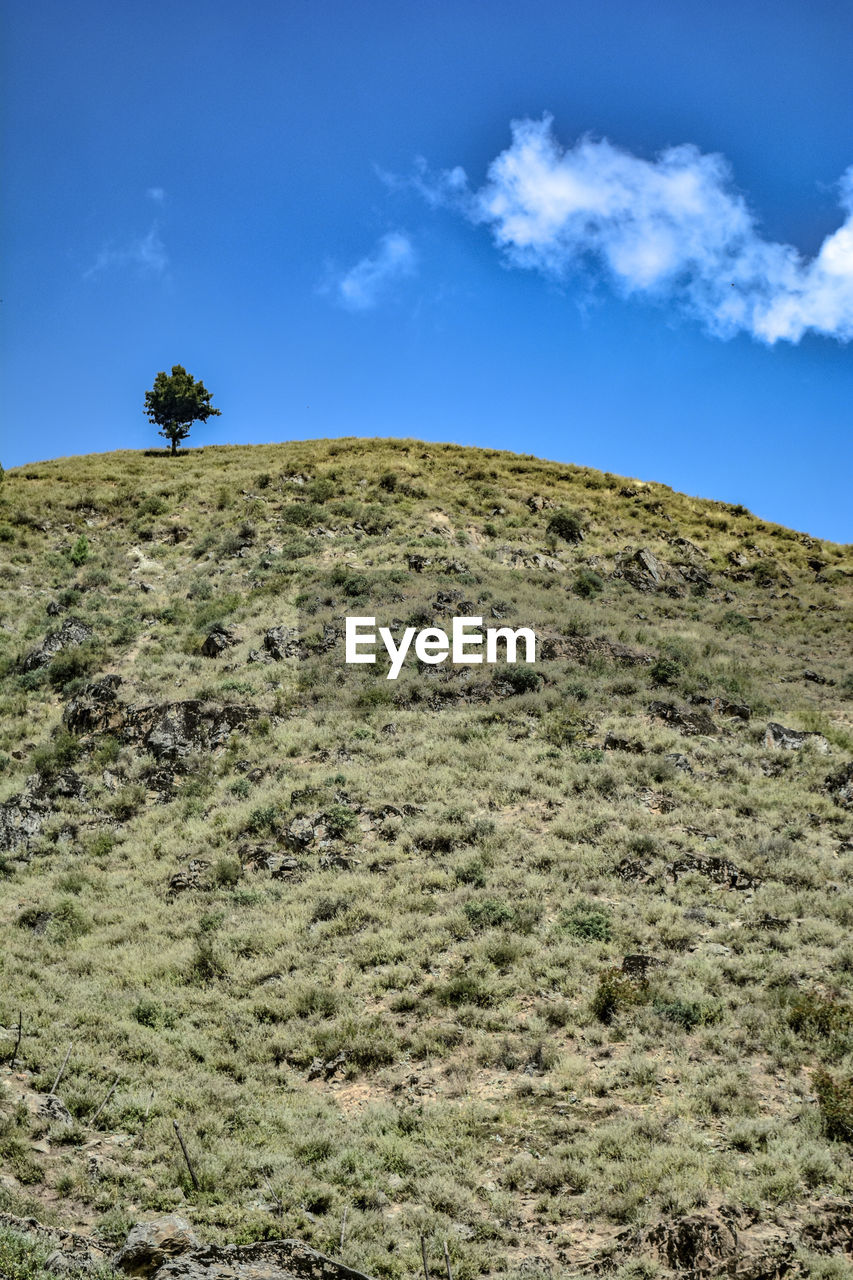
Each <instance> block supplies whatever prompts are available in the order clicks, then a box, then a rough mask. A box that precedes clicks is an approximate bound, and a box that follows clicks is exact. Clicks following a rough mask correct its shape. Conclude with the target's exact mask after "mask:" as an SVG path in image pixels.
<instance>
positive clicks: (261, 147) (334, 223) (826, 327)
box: [0, 0, 853, 541]
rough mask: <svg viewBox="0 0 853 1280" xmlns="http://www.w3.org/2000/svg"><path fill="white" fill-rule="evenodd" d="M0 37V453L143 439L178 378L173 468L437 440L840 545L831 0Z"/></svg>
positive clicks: (848, 535) (121, 19)
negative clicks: (162, 384)
mask: <svg viewBox="0 0 853 1280" xmlns="http://www.w3.org/2000/svg"><path fill="white" fill-rule="evenodd" d="M3 43H4V53H3V66H2V81H3V96H4V99H5V103H4V108H5V109H4V119H5V125H4V169H5V174H6V187H5V211H4V243H5V256H4V270H3V275H4V279H3V287H2V298H3V302H2V308H0V311H1V312H2V317H3V326H4V342H3V350H4V356H3V360H4V373H3V386H4V392H3V399H4V408H3V417H4V422H5V427H4V429H3V442H2V449H0V460H2V462H3V464H4V465H5V466H12V465H17V464H19V463H22V462H26V461H32V460H35V459H37V458H46V457H56V456H62V455H69V454H78V453H88V452H92V451H102V450H108V449H112V448H118V447H130V448H143V447H147V446H150V445H153V444H162V443H163V442H162V441H161V440H160V439H159V437H158V436H157V435H156V430H155V428H154V427H152V426H151V425H150V424H149V423H148V421H147V419H146V418H145V417H144V415H143V412H142V404H143V399H144V393H145V391H146V390H147V389H148V388H149V387H150V386H151V385H152V383H153V380H154V376H155V374H156V373H157V372H158V370H160V369H167V370H168V369H169V368H171V366H172V365H173V364H176V363H180V364H183V365H185V366H186V367H187V368H188V369H189V370H190V372H191V373H193V375H194V376H195V377H197V378H201V379H203V380H204V382H205V385H206V386H207V387H208V389H210V390H211V391H212V392H213V403H214V405H216V406H217V407H218V408H219V409H220V410H221V413H222V416H221V417H219V418H214V419H211V420H210V421H209V422H208V423H207V424H205V425H201V424H197V425H196V426H195V427H194V428H193V431H192V433H191V437H190V443H194V444H205V443H220V442H261V441H269V440H288V439H307V438H314V437H322V436H337V435H365V436H372V435H378V436H415V437H420V438H425V439H432V440H453V441H457V442H459V443H463V444H476V445H486V446H492V447H497V448H507V449H513V450H517V451H521V452H529V453H535V454H537V455H539V456H542V457H548V458H554V459H559V460H564V461H571V462H577V463H581V464H586V465H590V466H595V467H600V468H602V469H604V470H609V471H613V472H616V473H619V474H622V475H628V476H637V477H640V478H643V479H650V480H660V481H663V482H664V483H667V484H670V485H672V486H673V487H675V488H678V489H682V490H685V491H687V492H689V493H693V494H698V495H701V496H704V497H714V498H720V499H724V500H727V501H731V502H742V503H744V504H746V505H747V506H748V507H750V508H751V509H752V510H754V511H755V512H757V513H758V514H759V515H761V516H763V517H764V518H767V519H771V520H776V521H779V522H781V523H784V524H788V525H791V526H794V527H797V528H801V529H804V530H807V531H808V532H811V533H813V534H816V535H819V536H823V537H827V538H832V539H835V540H838V541H851V540H853V503H851V500H850V477H851V474H853V465H852V464H853V457H851V444H850V440H851V427H850V423H851V413H853V365H851V356H853V349H851V346H850V338H851V336H853V170H851V169H850V166H851V165H853V76H852V75H851V67H853V11H852V10H851V9H850V6H849V4H848V3H846V0H810V3H809V4H805V3H804V2H802V0H796V2H794V0H772V3H769V2H768V3H765V2H764V0H738V2H737V3H735V2H733V0H717V3H715V4H714V5H709V4H708V3H707V0H702V3H696V2H694V0H654V2H653V3H652V2H650V0H596V2H595V3H591V2H590V3H580V2H578V0H563V2H562V3H557V2H556V0H532V2H531V3H528V4H527V5H526V6H524V8H523V9H522V8H521V7H519V6H518V5H517V4H515V3H509V2H508V0H431V2H427V0H421V2H420V3H409V2H407V0H395V2H394V3H386V0H369V2H367V0H365V2H363V3H355V0H311V2H310V3H309V0H298V2H297V0H284V2H279V3H272V2H269V0H255V2H254V3H250V4H248V5H238V4H237V3H231V2H230V0H229V2H228V3H226V2H224V0H205V2H204V3H202V2H200V0H199V2H198V3H195V2H190V0H176V2H175V3H170V4H165V3H162V2H161V0H153V2H151V0H147V2H146V3H145V4H142V3H138V2H135V0H133V2H131V3H128V4H125V5H115V4H114V3H109V4H107V3H102V2H101V0H78V3H75V4H74V5H68V4H67V3H64V2H63V3H58V2H56V0H30V2H29V3H26V4H24V3H22V2H21V0H10V2H9V3H7V6H6V22H5V37H4V42H3ZM513 122H516V123H515V125H514V126H513ZM845 175H846V176H845ZM786 246H787V247H786Z"/></svg>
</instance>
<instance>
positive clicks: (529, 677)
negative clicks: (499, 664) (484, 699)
mask: <svg viewBox="0 0 853 1280" xmlns="http://www.w3.org/2000/svg"><path fill="white" fill-rule="evenodd" d="M495 679H496V680H499V681H500V682H501V683H506V684H508V685H510V687H511V688H512V691H513V693H532V692H533V691H534V690H535V689H538V688H539V685H540V683H541V681H542V677H541V675H540V674H539V672H538V671H535V670H534V668H533V667H529V666H527V664H526V663H523V662H520V663H519V664H518V665H517V666H516V665H513V664H511V665H508V666H507V667H505V668H503V669H502V670H501V671H500V672H499V673H498V674H496V675H495Z"/></svg>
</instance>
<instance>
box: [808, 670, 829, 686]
mask: <svg viewBox="0 0 853 1280" xmlns="http://www.w3.org/2000/svg"><path fill="white" fill-rule="evenodd" d="M803 679H804V680H809V681H810V682H811V683H812V684H835V681H834V680H828V679H827V678H826V676H822V675H820V674H819V673H818V672H817V671H804V672H803Z"/></svg>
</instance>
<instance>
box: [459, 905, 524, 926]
mask: <svg viewBox="0 0 853 1280" xmlns="http://www.w3.org/2000/svg"><path fill="white" fill-rule="evenodd" d="M462 910H463V911H464V912H465V915H466V916H467V917H468V920H469V922H470V923H471V925H472V926H473V927H474V928H475V929H493V928H495V926H496V925H499V924H509V922H510V921H511V920H512V919H513V917H514V915H515V912H514V911H513V909H512V907H510V906H509V905H508V904H507V903H506V902H500V901H499V900H498V899H497V898H480V899H479V900H478V901H476V902H466V903H465V906H464V907H463V908H462Z"/></svg>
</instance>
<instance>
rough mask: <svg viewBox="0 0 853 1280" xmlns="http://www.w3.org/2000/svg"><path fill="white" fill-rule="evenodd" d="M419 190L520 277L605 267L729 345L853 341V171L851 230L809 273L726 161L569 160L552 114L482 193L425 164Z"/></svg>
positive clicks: (525, 128) (592, 145)
mask: <svg viewBox="0 0 853 1280" xmlns="http://www.w3.org/2000/svg"><path fill="white" fill-rule="evenodd" d="M411 181H412V183H413V184H414V186H415V188H416V189H417V190H419V191H420V192H421V194H423V195H424V196H425V197H426V198H427V199H428V200H429V201H430V202H431V203H433V204H436V203H439V202H440V203H444V204H450V205H451V206H453V207H456V208H459V209H461V210H462V211H463V212H464V213H465V214H466V215H467V216H468V217H469V218H470V219H471V220H472V221H473V222H476V223H482V224H485V225H487V226H489V227H490V228H491V230H492V235H493V236H494V240H495V243H496V244H497V245H498V246H499V247H500V248H501V249H502V250H503V252H504V253H505V255H506V257H507V259H508V261H509V262H510V263H512V264H514V265H516V266H521V267H528V268H533V269H535V270H538V271H540V272H542V273H544V274H547V275H551V276H557V277H565V276H566V275H567V274H569V273H570V272H571V271H572V270H576V269H578V268H579V267H580V266H582V265H584V264H589V263H594V264H597V265H598V266H599V267H603V268H604V270H605V272H606V274H607V276H608V277H609V279H610V280H611V282H612V283H613V284H614V285H615V287H616V288H617V289H618V290H619V291H620V292H622V293H623V294H625V295H644V296H648V297H652V298H656V299H658V300H661V301H675V302H677V303H679V304H680V305H682V306H683V307H685V308H686V309H687V310H688V311H690V312H691V313H692V314H693V315H695V316H696V317H697V318H698V319H699V320H700V321H701V322H702V323H703V324H704V325H705V327H706V328H707V329H708V330H709V331H710V332H711V333H713V334H715V335H717V336H719V337H730V336H731V335H733V334H735V333H737V332H739V331H745V332H747V333H749V334H751V335H752V336H753V337H755V338H758V339H760V340H761V341H763V342H766V343H770V344H772V343H774V342H776V341H778V340H779V339H780V338H785V339H787V340H789V341H791V342H797V341H799V339H800V338H801V337H802V336H803V334H804V333H806V332H809V331H812V332H815V333H821V334H826V335H828V336H830V337H834V338H838V339H841V340H842V341H848V340H849V339H851V338H853V166H851V167H850V168H849V169H848V170H847V172H846V173H845V174H844V176H843V178H842V181H841V203H842V206H843V208H844V210H845V213H846V215H847V217H846V221H845V222H844V224H843V225H842V226H841V227H840V228H839V230H838V231H836V232H835V233H834V234H833V235H830V236H828V237H827V239H826V240H825V241H824V243H823V245H822V246H821V248H820V250H819V251H818V253H817V254H816V256H815V257H814V258H813V259H811V260H810V261H807V260H805V259H804V258H803V257H802V255H801V254H800V253H799V252H798V251H797V250H796V249H795V248H794V247H793V246H791V245H785V244H778V243H775V242H773V241H768V240H765V239H764V238H763V237H762V236H761V235H760V233H759V231H758V228H757V225H756V221H755V218H754V216H753V215H752V213H751V212H750V211H749V209H748V207H747V205H746V202H745V201H744V199H743V197H742V196H741V195H739V194H738V193H737V192H736V191H735V190H734V188H733V184H732V178H731V174H730V171H729V167H728V164H727V162H726V161H725V159H724V158H723V157H722V156H719V155H704V154H702V152H700V151H699V150H698V148H696V147H695V146H693V145H691V144H689V143H688V144H685V145H683V146H677V147H669V148H668V149H667V150H665V151H662V152H661V153H660V155H659V156H658V157H657V158H656V159H655V160H642V159H639V158H638V157H637V156H634V155H632V154H631V153H630V152H628V151H624V150H621V149H620V148H618V147H615V146H613V145H612V144H611V143H610V142H608V141H607V140H606V139H602V140H600V141H595V140H594V139H592V138H589V137H584V138H581V139H580V140H579V141H578V142H577V143H575V145H574V146H573V147H571V148H570V149H568V150H563V149H562V148H561V147H560V145H559V143H558V142H557V140H556V138H555V137H554V133H553V130H552V120H551V118H550V117H549V116H545V117H544V118H543V119H542V120H516V121H514V122H513V124H512V143H511V145H510V146H509V147H508V148H507V149H506V150H505V151H503V152H501V154H500V155H499V156H497V157H496V158H495V159H494V160H493V161H492V163H491V165H490V166H489V169H488V173H487V178H486V182H485V183H484V184H483V186H482V187H480V189H479V190H476V191H472V190H471V188H470V186H469V184H468V180H467V177H466V175H465V173H464V171H463V170H461V169H460V168H458V167H457V168H456V169H453V170H450V171H449V172H446V173H444V174H442V175H440V176H439V177H438V178H437V179H430V177H429V175H428V174H427V173H426V171H425V169H424V166H423V165H422V163H421V162H419V164H418V166H417V168H416V173H415V176H414V178H413V179H412V180H411Z"/></svg>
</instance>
